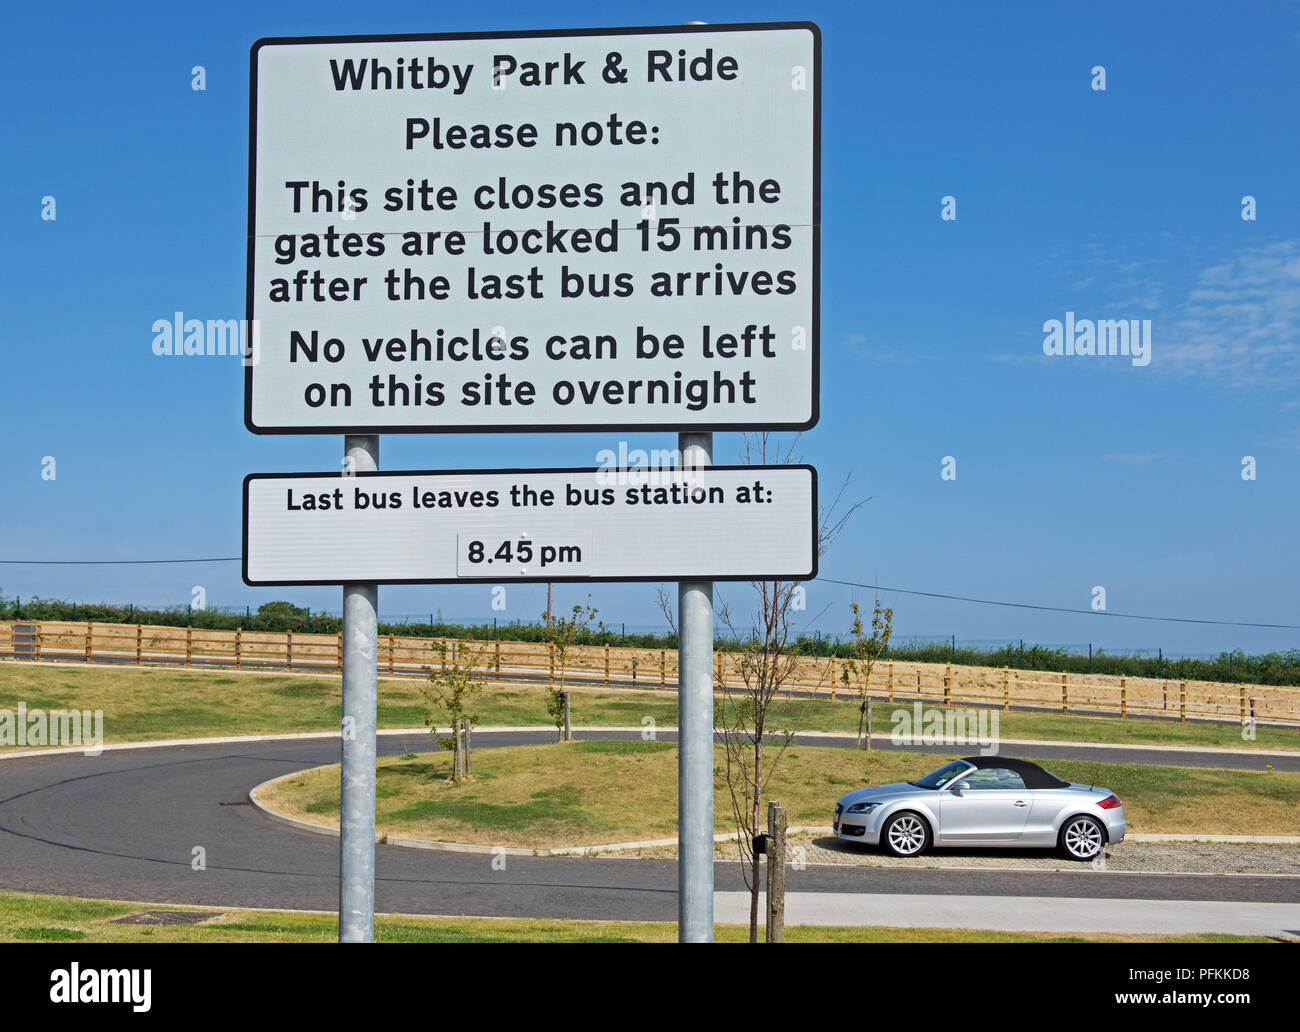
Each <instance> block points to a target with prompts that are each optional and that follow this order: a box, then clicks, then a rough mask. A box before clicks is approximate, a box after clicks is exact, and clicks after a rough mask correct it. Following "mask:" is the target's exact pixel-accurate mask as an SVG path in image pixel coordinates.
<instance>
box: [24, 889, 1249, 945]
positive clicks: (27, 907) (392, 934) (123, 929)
mask: <svg viewBox="0 0 1300 1032" xmlns="http://www.w3.org/2000/svg"><path fill="white" fill-rule="evenodd" d="M146 911H148V912H165V913H176V912H185V913H189V914H197V913H203V914H206V915H208V916H206V917H205V918H204V919H203V920H201V922H200V923H198V924H184V925H165V924H119V923H115V921H117V919H119V918H123V917H130V916H132V915H138V914H142V913H144V912H146ZM715 934H716V936H717V940H718V941H719V942H743V941H745V940H746V938H747V937H748V934H749V929H748V928H747V927H744V926H741V925H718V926H717V927H716V929H715ZM337 937H338V920H337V918H335V916H334V915H333V914H304V913H295V912H290V911H276V910H222V909H219V908H214V907H175V906H166V905H157V904H146V903H120V902H114V901H110V900H100V899H75V898H70V897H65V896H40V895H32V894H29V893H20V892H0V942H110V943H125V942H158V943H172V942H333V941H335V940H336V939H337ZM375 939H376V941H378V942H676V941H677V926H676V925H675V924H673V923H671V922H667V921H654V922H651V921H565V920H554V919H547V918H496V917H418V916H408V915H386V914H379V915H376V917H375ZM786 941H787V942H1170V943H1173V942H1267V941H1268V940H1267V939H1261V938H1245V937H1239V936H1231V935H1180V936H1164V935H1100V934H1092V933H1079V934H1069V935H1063V934H1057V933H1051V932H994V931H980V930H969V929H949V928H819V927H812V926H808V925H798V926H790V927H787V928H786Z"/></svg>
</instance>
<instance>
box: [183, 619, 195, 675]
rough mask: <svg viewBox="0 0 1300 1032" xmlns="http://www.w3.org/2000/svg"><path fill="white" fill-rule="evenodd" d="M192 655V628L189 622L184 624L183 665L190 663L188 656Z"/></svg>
mask: <svg viewBox="0 0 1300 1032" xmlns="http://www.w3.org/2000/svg"><path fill="white" fill-rule="evenodd" d="M193 655H194V628H193V627H191V626H190V625H189V624H186V625H185V665H186V666H189V665H190V657H191V656H193Z"/></svg>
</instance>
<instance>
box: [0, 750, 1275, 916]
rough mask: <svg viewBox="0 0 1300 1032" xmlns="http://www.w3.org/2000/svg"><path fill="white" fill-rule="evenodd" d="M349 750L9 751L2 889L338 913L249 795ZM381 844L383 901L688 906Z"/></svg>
mask: <svg viewBox="0 0 1300 1032" xmlns="http://www.w3.org/2000/svg"><path fill="white" fill-rule="evenodd" d="M602 737H605V736H604V735H602ZM609 737H612V736H609ZM661 738H664V739H670V738H671V736H670V735H661ZM547 739H548V736H547V735H546V734H543V733H511V734H486V733H480V734H479V735H478V737H477V739H476V745H477V747H479V748H483V747H488V746H490V745H494V744H495V745H506V744H511V745H517V744H525V743H531V742H542V741H546V740H547ZM408 741H409V737H408ZM379 746H380V751H381V753H384V754H393V753H398V752H401V751H403V749H404V742H403V740H402V738H401V737H396V736H381V737H380V740H379ZM1031 752H1033V751H1032V750H1031ZM1107 752H1108V753H1109V751H1107ZM1123 752H1125V753H1135V752H1139V751H1138V750H1123ZM1035 754H1039V755H1041V753H1035ZM1076 755H1077V753H1076ZM1157 755H1159V756H1160V762H1169V754H1157ZM338 757H339V746H338V742H337V740H329V739H315V740H305V741H304V740H297V741H280V742H263V743H246V744H245V743H241V744H239V745H234V746H230V745H207V746H176V747H166V748H153V749H139V750H135V749H132V750H122V751H113V752H105V753H103V754H101V755H100V756H98V757H87V756H83V755H82V754H80V753H75V754H63V755H55V756H46V757H32V758H26V759H13V760H4V761H2V762H0V888H4V889H12V890H22V891H28V892H48V893H56V894H63V895H76V896H98V897H108V898H114V899H133V900H141V901H149V902H167V903H178V904H209V905H214V906H247V907H275V908H288V909H308V910H332V909H335V908H336V907H337V904H338V840H337V839H335V838H331V837H327V836H322V835H315V834H312V833H309V832H302V831H297V830H295V829H292V828H289V827H287V826H285V825H283V824H280V823H278V822H276V821H272V820H270V819H269V818H267V817H265V816H263V815H262V814H260V813H259V812H258V811H257V810H255V809H254V808H253V807H252V806H250V805H249V803H248V798H247V794H248V791H249V789H250V788H252V787H253V786H254V785H257V784H260V783H261V782H263V781H266V780H268V779H270V778H274V777H278V776H279V775H281V774H287V773H290V772H291V771H294V770H298V769H301V768H305V767H312V766H317V765H320V764H324V763H333V762H337V761H338ZM1107 758H1113V757H1111V756H1110V755H1108V756H1107ZM1182 758H1183V754H1180V759H1182ZM828 805H829V800H828ZM195 847H202V848H203V850H204V851H205V853H206V870H198V871H196V870H194V869H193V868H192V863H191V861H192V857H193V851H194V849H195ZM377 853H378V855H377V860H376V867H377V879H376V889H375V891H376V907H377V909H378V910H380V911H399V912H409V913H430V914H473V915H501V916H531V917H581V918H623V919H633V920H675V919H676V915H677V892H676V864H675V863H673V862H671V861H650V860H622V859H615V858H570V857H516V856H510V857H507V858H505V863H506V866H505V869H504V870H494V869H493V865H492V859H493V858H492V857H491V856H490V855H484V854H461V853H442V852H434V851H428V850H415V849H404V848H401V847H396V846H380V847H378V849H377ZM499 862H500V861H499V860H498V863H499ZM716 887H717V889H718V890H719V891H726V890H732V891H735V890H741V889H743V888H744V884H743V882H742V880H741V873H740V870H739V868H738V867H737V866H736V865H734V864H725V863H720V864H718V867H717V870H716ZM787 888H788V890H789V891H790V892H844V893H927V894H941V895H965V896H969V895H987V896H1020V897H1025V896H1043V897H1049V896H1050V897H1092V898H1111V899H1125V898H1141V899H1186V900H1227V901H1233V900H1250V901H1257V902H1287V903H1294V902H1297V901H1300V879H1296V878H1287V877H1236V876H1231V877H1230V876H1216V875H1178V876H1167V875H1142V874H1119V873H1110V872H1099V871H1095V870H1092V869H1091V868H1089V869H1087V870H1081V871H1079V872H1078V873H1074V872H1069V873H1060V872H1047V871H1043V872H1035V871H983V870H979V871H956V870H920V869H918V870H914V871H913V870H909V871H900V870H897V869H863V868H838V867H817V866H811V865H810V866H809V867H808V868H806V869H805V870H803V871H794V870H791V871H790V872H789V873H788V875H787Z"/></svg>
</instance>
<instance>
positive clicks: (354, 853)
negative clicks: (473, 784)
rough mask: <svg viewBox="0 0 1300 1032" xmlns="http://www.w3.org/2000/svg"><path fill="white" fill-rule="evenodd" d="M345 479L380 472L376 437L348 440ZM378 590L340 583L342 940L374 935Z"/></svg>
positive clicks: (367, 938)
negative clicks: (341, 621)
mask: <svg viewBox="0 0 1300 1032" xmlns="http://www.w3.org/2000/svg"><path fill="white" fill-rule="evenodd" d="M343 449H344V453H345V455H346V464H345V466H344V470H345V475H346V474H348V473H366V472H370V471H372V470H376V469H378V468H379V438H378V437H377V436H361V435H348V436H346V437H344V438H343ZM378 654H379V586H378V585H377V584H344V585H343V725H342V738H343V766H342V774H341V792H340V797H339V828H340V835H339V942H373V941H374V938H375V707H376V702H377V696H378V676H379V671H378V666H377V660H378Z"/></svg>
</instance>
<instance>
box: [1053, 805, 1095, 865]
mask: <svg viewBox="0 0 1300 1032" xmlns="http://www.w3.org/2000/svg"><path fill="white" fill-rule="evenodd" d="M1105 844H1106V831H1105V829H1104V828H1102V826H1101V822H1099V821H1097V820H1095V819H1093V818H1092V817H1084V816H1082V815H1080V816H1078V817H1071V818H1070V819H1069V820H1068V821H1066V822H1065V824H1064V825H1063V826H1062V827H1061V850H1062V852H1064V853H1065V855H1066V856H1068V857H1069V858H1070V859H1071V860H1095V859H1096V858H1097V857H1098V856H1100V855H1101V850H1102V847H1103V846H1104V845H1105Z"/></svg>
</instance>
